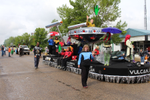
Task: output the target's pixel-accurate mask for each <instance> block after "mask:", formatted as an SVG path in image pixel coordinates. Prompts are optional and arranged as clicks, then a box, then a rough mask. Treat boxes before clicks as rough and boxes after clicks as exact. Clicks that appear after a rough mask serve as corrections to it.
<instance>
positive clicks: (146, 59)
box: [145, 55, 148, 63]
mask: <svg viewBox="0 0 150 100" xmlns="http://www.w3.org/2000/svg"><path fill="white" fill-rule="evenodd" d="M147 61H148V56H147V55H146V56H145V63H147Z"/></svg>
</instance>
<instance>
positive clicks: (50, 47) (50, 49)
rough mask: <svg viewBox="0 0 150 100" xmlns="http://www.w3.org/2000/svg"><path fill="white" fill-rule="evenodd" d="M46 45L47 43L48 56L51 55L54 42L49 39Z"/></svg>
mask: <svg viewBox="0 0 150 100" xmlns="http://www.w3.org/2000/svg"><path fill="white" fill-rule="evenodd" d="M48 43H49V46H48V48H49V54H52V51H53V48H54V40H53V39H49V40H48Z"/></svg>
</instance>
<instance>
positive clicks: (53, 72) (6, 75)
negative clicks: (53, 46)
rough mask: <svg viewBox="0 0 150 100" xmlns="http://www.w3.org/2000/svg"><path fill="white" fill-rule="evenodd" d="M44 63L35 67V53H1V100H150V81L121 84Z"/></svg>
mask: <svg viewBox="0 0 150 100" xmlns="http://www.w3.org/2000/svg"><path fill="white" fill-rule="evenodd" d="M0 53H1V52H0ZM88 85H89V88H88V89H84V88H83V87H82V86H81V77H80V75H77V74H74V73H71V72H67V71H62V70H59V69H56V68H53V67H49V66H48V65H44V64H43V63H42V59H41V61H40V65H39V69H38V70H35V69H34V65H33V54H31V55H25V56H23V57H19V56H18V55H13V56H12V57H10V58H8V57H6V56H4V57H0V100H150V83H143V84H117V83H107V82H101V81H97V80H94V79H90V78H89V79H88Z"/></svg>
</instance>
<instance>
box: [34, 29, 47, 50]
mask: <svg viewBox="0 0 150 100" xmlns="http://www.w3.org/2000/svg"><path fill="white" fill-rule="evenodd" d="M46 37H47V31H46V30H45V29H44V28H36V29H35V32H34V36H33V40H34V45H36V43H37V42H39V43H40V47H42V48H43V50H44V48H45V47H46V46H47V45H48V42H47V41H48V39H47V38H46Z"/></svg>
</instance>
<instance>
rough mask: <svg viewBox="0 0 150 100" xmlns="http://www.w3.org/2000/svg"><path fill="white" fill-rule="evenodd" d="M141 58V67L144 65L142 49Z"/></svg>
mask: <svg viewBox="0 0 150 100" xmlns="http://www.w3.org/2000/svg"><path fill="white" fill-rule="evenodd" d="M140 57H141V65H144V53H143V51H142V49H141V50H140Z"/></svg>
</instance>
